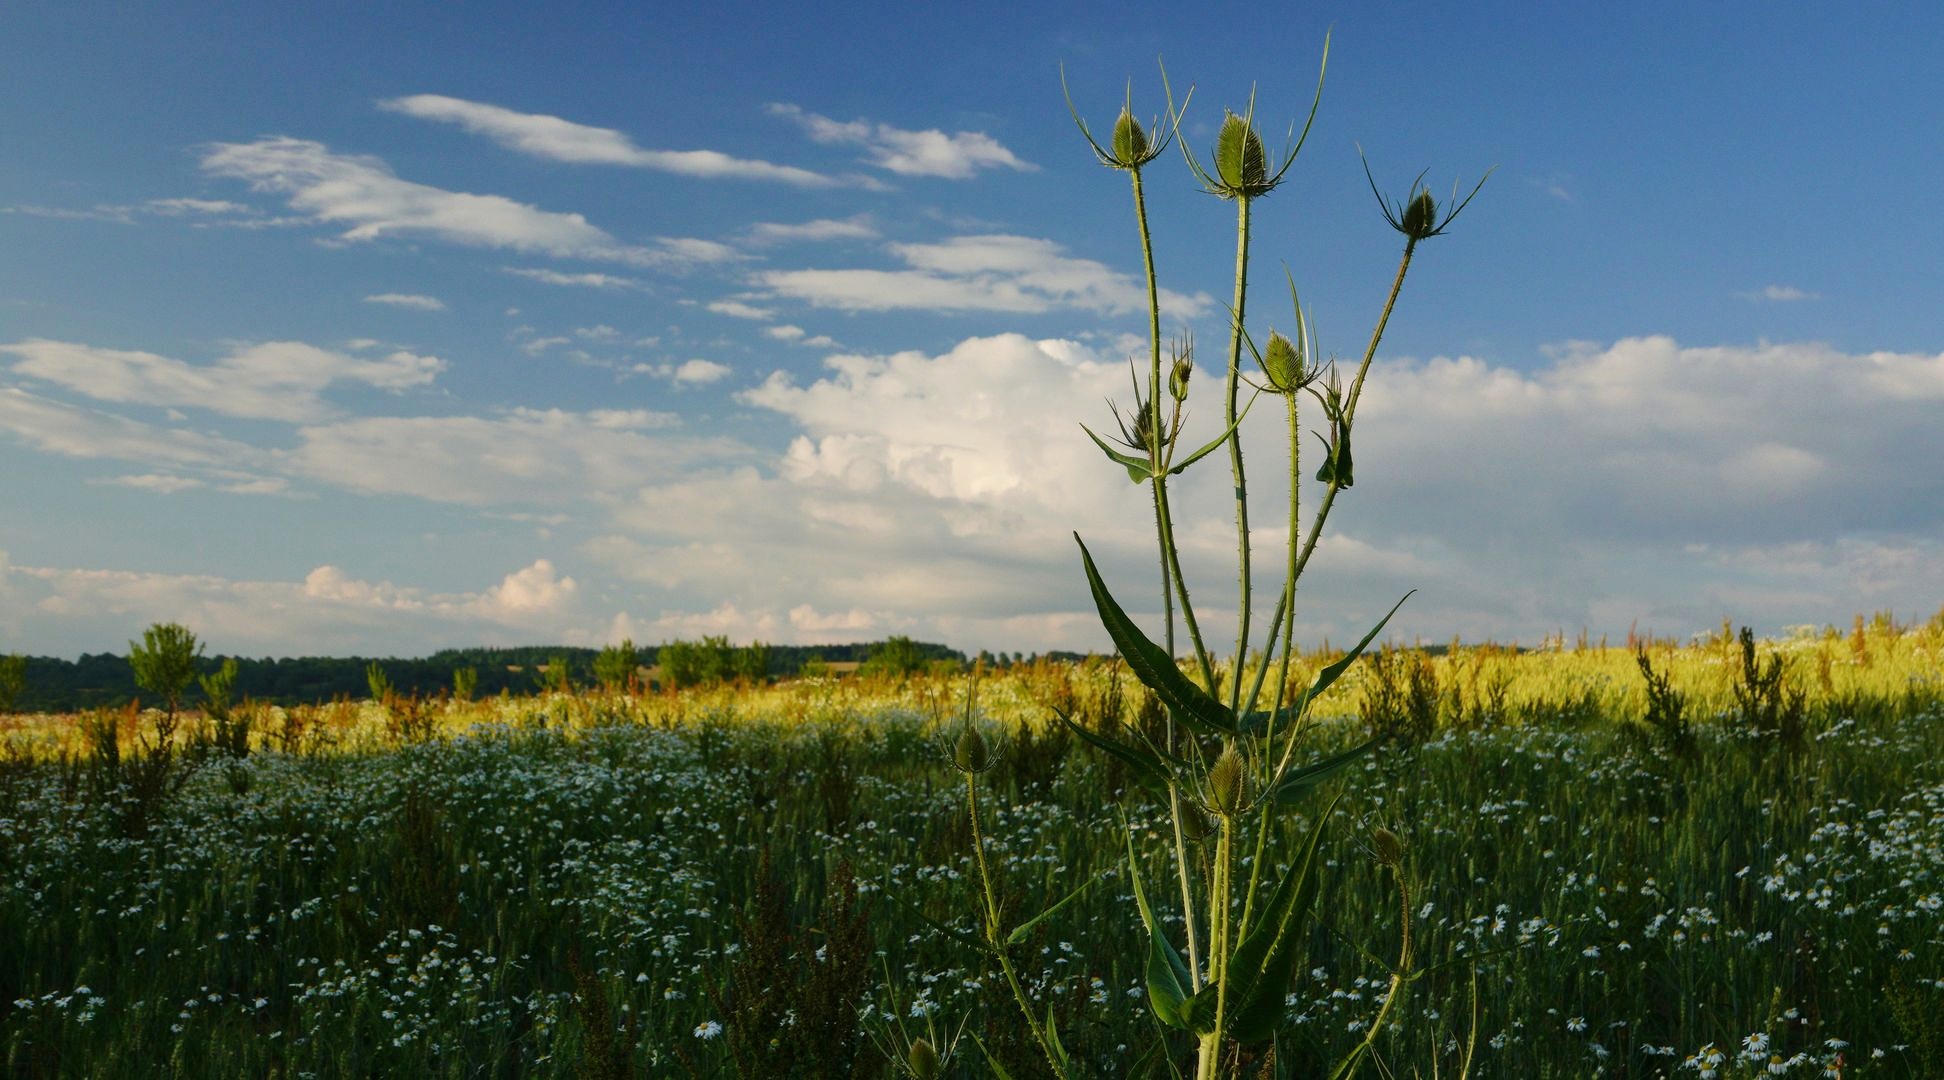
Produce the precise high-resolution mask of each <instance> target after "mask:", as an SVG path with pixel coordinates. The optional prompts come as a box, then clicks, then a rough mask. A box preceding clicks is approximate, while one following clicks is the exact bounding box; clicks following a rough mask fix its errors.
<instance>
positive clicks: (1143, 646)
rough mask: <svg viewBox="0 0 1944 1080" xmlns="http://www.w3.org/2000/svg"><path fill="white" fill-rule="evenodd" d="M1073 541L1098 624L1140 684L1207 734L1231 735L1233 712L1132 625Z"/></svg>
mask: <svg viewBox="0 0 1944 1080" xmlns="http://www.w3.org/2000/svg"><path fill="white" fill-rule="evenodd" d="M1073 542H1074V543H1076V544H1079V545H1080V558H1081V560H1082V561H1083V562H1084V563H1085V565H1086V570H1087V585H1088V587H1089V588H1091V589H1092V590H1093V598H1094V606H1095V607H1096V608H1097V609H1099V611H1100V621H1101V624H1102V625H1104V626H1105V627H1106V628H1107V636H1108V637H1111V638H1113V639H1114V645H1115V647H1116V648H1118V649H1119V650H1120V654H1121V656H1122V657H1124V658H1125V659H1126V660H1127V666H1128V669H1129V670H1131V671H1133V672H1134V676H1135V677H1136V678H1138V679H1140V680H1141V683H1142V684H1143V685H1145V686H1146V687H1147V688H1148V689H1150V690H1153V691H1154V693H1155V696H1157V697H1159V698H1160V699H1161V703H1162V704H1164V705H1166V706H1168V707H1169V708H1171V709H1173V710H1174V712H1175V715H1176V716H1177V717H1180V718H1181V719H1182V720H1184V721H1186V722H1188V723H1190V724H1192V725H1194V726H1195V727H1197V728H1200V729H1201V730H1203V731H1204V732H1207V733H1209V734H1214V735H1233V734H1235V731H1236V725H1235V714H1234V713H1232V712H1230V711H1229V710H1228V707H1227V706H1225V705H1223V704H1222V703H1221V702H1219V701H1216V700H1215V699H1214V698H1212V697H1210V696H1209V695H1208V692H1207V691H1205V690H1203V689H1202V688H1201V687H1199V686H1196V685H1195V684H1194V683H1193V682H1191V681H1189V679H1188V677H1187V676H1186V675H1183V674H1182V673H1181V669H1180V668H1178V667H1176V666H1175V661H1174V657H1172V656H1169V655H1168V652H1167V650H1165V649H1163V648H1162V647H1161V646H1159V645H1156V644H1155V643H1154V642H1152V641H1149V640H1148V639H1147V635H1145V634H1143V633H1141V629H1140V627H1138V626H1135V625H1134V620H1132V619H1130V618H1128V617H1127V612H1126V611H1124V610H1122V608H1121V606H1120V604H1119V603H1118V602H1117V601H1115V599H1114V596H1113V594H1112V593H1110V592H1108V591H1107V583H1106V582H1104V581H1102V580H1101V579H1100V570H1099V568H1097V567H1096V566H1094V561H1093V554H1092V553H1091V552H1089V551H1088V550H1087V545H1086V542H1085V541H1083V540H1081V539H1080V534H1079V533H1074V534H1073Z"/></svg>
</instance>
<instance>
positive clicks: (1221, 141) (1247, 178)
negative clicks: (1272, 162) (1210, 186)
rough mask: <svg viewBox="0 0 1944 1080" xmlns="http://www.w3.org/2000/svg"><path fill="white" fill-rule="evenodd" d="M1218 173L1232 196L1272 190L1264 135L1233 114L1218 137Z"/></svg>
mask: <svg viewBox="0 0 1944 1080" xmlns="http://www.w3.org/2000/svg"><path fill="white" fill-rule="evenodd" d="M1215 174H1216V179H1218V180H1220V181H1221V183H1222V186H1223V187H1224V188H1226V189H1227V194H1229V195H1231V196H1233V195H1250V196H1253V195H1260V194H1262V193H1264V192H1266V191H1268V190H1269V159H1268V157H1267V155H1265V154H1264V153H1263V150H1262V136H1260V135H1258V134H1256V130H1255V128H1254V127H1253V126H1252V125H1250V123H1249V122H1248V121H1247V120H1244V119H1242V118H1241V117H1239V116H1237V115H1235V114H1234V113H1230V114H1228V118H1227V119H1226V120H1223V121H1222V130H1221V132H1220V133H1219V134H1217V135H1216V136H1215Z"/></svg>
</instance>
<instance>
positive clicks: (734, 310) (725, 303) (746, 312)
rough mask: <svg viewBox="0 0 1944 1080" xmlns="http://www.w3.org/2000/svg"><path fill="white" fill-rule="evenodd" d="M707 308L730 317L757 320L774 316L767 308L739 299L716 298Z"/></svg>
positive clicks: (774, 313)
mask: <svg viewBox="0 0 1944 1080" xmlns="http://www.w3.org/2000/svg"><path fill="white" fill-rule="evenodd" d="M709 310H710V311H713V312H715V313H716V314H717V315H727V316H729V317H730V318H732V319H754V320H757V321H759V322H761V321H765V320H768V319H773V318H775V317H776V312H774V311H771V310H770V309H769V308H760V307H756V306H754V305H752V304H745V303H743V302H742V301H740V300H717V301H715V302H714V303H712V304H710V305H709Z"/></svg>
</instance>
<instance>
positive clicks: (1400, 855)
mask: <svg viewBox="0 0 1944 1080" xmlns="http://www.w3.org/2000/svg"><path fill="white" fill-rule="evenodd" d="M1370 850H1371V852H1372V853H1373V854H1375V855H1376V856H1377V861H1378V863H1380V864H1382V865H1384V866H1401V865H1403V863H1404V841H1403V840H1401V839H1399V838H1398V835H1397V834H1396V833H1394V832H1392V831H1390V830H1389V829H1386V828H1384V827H1383V826H1382V825H1379V826H1377V827H1376V828H1374V829H1372V830H1370Z"/></svg>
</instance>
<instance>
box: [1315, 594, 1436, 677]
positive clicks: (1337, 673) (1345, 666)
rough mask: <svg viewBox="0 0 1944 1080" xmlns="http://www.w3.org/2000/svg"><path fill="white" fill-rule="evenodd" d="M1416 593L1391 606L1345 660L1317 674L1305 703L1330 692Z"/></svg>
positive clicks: (1346, 654)
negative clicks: (1331, 686) (1331, 685)
mask: <svg viewBox="0 0 1944 1080" xmlns="http://www.w3.org/2000/svg"><path fill="white" fill-rule="evenodd" d="M1416 593H1417V590H1416V589H1412V590H1411V591H1410V592H1407V593H1405V594H1404V599H1403V600H1399V601H1398V602H1397V603H1395V604H1393V605H1391V609H1390V614H1388V615H1385V616H1384V617H1383V618H1381V619H1379V620H1377V625H1376V626H1373V627H1371V628H1370V633H1368V634H1365V635H1364V636H1363V640H1362V641H1359V642H1357V644H1356V647H1355V648H1353V649H1351V650H1350V651H1349V652H1347V653H1344V654H1343V658H1342V659H1340V660H1338V661H1337V662H1336V663H1334V664H1331V665H1330V666H1329V667H1326V668H1324V669H1323V670H1322V671H1319V672H1317V674H1316V681H1315V682H1313V683H1311V684H1310V688H1309V689H1308V690H1307V691H1305V692H1304V693H1303V700H1304V701H1305V702H1308V701H1314V700H1315V699H1316V698H1317V697H1319V696H1320V695H1321V694H1322V693H1323V691H1325V690H1328V689H1329V688H1330V684H1331V683H1333V682H1336V681H1337V679H1338V678H1339V677H1341V676H1342V675H1343V673H1344V672H1345V671H1348V670H1349V669H1350V665H1351V664H1354V663H1356V662H1357V657H1359V656H1362V655H1363V651H1364V650H1365V649H1367V648H1369V647H1370V643H1371V642H1372V641H1375V640H1376V639H1377V635H1378V634H1381V633H1383V632H1384V625H1385V624H1386V623H1388V622H1390V621H1391V615H1395V614H1397V609H1398V608H1401V607H1403V606H1404V600H1409V599H1410V598H1411V597H1412V596H1413V595H1415V594H1416Z"/></svg>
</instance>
